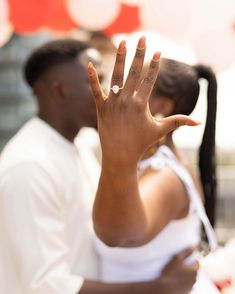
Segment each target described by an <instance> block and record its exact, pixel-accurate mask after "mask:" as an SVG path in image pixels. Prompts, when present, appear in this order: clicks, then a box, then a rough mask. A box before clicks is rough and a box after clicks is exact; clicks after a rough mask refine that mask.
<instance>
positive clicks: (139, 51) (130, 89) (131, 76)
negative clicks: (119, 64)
mask: <svg viewBox="0 0 235 294" xmlns="http://www.w3.org/2000/svg"><path fill="white" fill-rule="evenodd" d="M145 43H146V39H145V37H144V36H142V37H141V38H140V39H139V42H138V45H137V48H136V53H135V57H134V59H133V62H132V64H131V67H130V70H129V73H128V76H127V79H126V83H125V86H124V89H123V92H124V93H125V94H126V95H127V96H132V95H133V93H134V91H135V90H136V87H137V84H138V82H139V80H140V76H141V71H142V68H143V64H144V56H145V50H146V46H145Z"/></svg>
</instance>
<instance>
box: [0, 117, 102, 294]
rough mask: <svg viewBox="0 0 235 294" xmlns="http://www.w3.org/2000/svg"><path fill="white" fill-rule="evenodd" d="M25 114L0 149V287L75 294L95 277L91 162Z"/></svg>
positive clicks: (25, 293)
mask: <svg viewBox="0 0 235 294" xmlns="http://www.w3.org/2000/svg"><path fill="white" fill-rule="evenodd" d="M77 143H78V146H75V144H72V143H70V142H69V141H67V140H66V139H65V138H64V137H62V136H61V135H60V134H59V133H58V132H56V131H55V130H54V129H53V128H52V127H50V126H49V125H48V124H46V123H45V122H44V121H42V120H40V119H39V118H33V119H31V120H30V121H29V122H27V123H26V124H25V125H24V126H23V128H22V129H21V130H20V131H19V132H18V133H17V134H16V135H15V136H14V138H13V139H12V140H11V141H10V142H9V143H8V144H7V146H6V147H5V149H4V151H3V153H2V154H1V156H0V293H2V294H3V293H4V294H5V293H9V294H36V293H37V294H59V293H60V294H76V293H78V291H79V289H80V288H81V286H82V284H83V279H84V278H88V279H96V278H97V255H96V254H95V250H94V248H93V243H92V239H93V238H92V235H93V230H92V226H91V208H92V203H93V197H94V195H95V191H96V188H97V180H98V178H99V166H98V164H97V165H96V160H95V159H94V158H93V155H92V154H90V153H89V150H88V149H87V148H86V145H84V142H83V141H82V140H79V139H78V140H77Z"/></svg>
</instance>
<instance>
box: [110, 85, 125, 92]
mask: <svg viewBox="0 0 235 294" xmlns="http://www.w3.org/2000/svg"><path fill="white" fill-rule="evenodd" d="M121 89H123V87H119V86H118V85H113V86H112V88H111V90H112V91H113V93H114V94H118V92H119V91H120V90H121Z"/></svg>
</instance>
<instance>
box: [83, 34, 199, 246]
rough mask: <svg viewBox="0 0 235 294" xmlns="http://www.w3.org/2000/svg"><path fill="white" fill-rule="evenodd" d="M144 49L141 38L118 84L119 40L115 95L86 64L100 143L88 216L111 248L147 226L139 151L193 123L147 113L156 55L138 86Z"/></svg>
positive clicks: (134, 239)
mask: <svg viewBox="0 0 235 294" xmlns="http://www.w3.org/2000/svg"><path fill="white" fill-rule="evenodd" d="M144 53H145V39H144V38H143V37H142V38H140V40H139V43H138V46H137V49H136V54H135V57H134V59H133V63H132V65H131V68H130V71H129V74H128V77H127V80H126V82H125V84H124V86H123V72H124V64H125V56H126V48H125V43H123V42H121V44H120V46H119V49H118V52H117V57H116V63H115V66H114V71H113V76H112V82H111V86H113V85H118V86H119V87H122V86H123V88H122V89H121V90H120V91H119V92H118V93H117V94H115V93H114V92H113V91H112V90H111V91H110V93H109V95H108V96H105V95H104V94H103V92H102V89H101V87H100V84H99V81H98V77H97V73H96V71H95V69H94V67H93V66H92V64H89V65H88V74H89V79H90V83H91V87H92V90H93V95H94V98H95V103H96V107H97V118H98V130H99V135H100V140H101V146H102V170H101V176H100V181H99V187H98V190H97V195H96V199H95V204H94V210H93V220H94V227H95V230H96V233H97V234H98V236H99V237H100V238H101V239H102V240H103V241H104V242H106V243H107V244H108V245H111V246H117V245H119V246H125V244H127V243H128V244H132V243H133V244H136V243H138V242H140V243H141V242H143V240H145V239H146V238H147V236H148V234H149V231H150V228H152V224H150V218H149V216H148V213H146V207H145V205H144V203H143V200H142V198H141V197H140V193H139V188H138V180H137V164H138V161H139V160H140V158H141V156H142V154H143V153H144V151H145V150H146V149H147V148H148V147H149V146H150V145H152V144H153V143H154V142H156V141H158V140H159V139H160V138H161V137H162V136H163V135H165V134H167V133H168V132H171V131H173V130H174V129H176V128H177V127H179V126H181V125H197V124H198V123H196V122H195V121H193V120H191V119H190V118H188V117H187V116H180V115H179V116H172V117H168V118H164V119H162V120H161V121H157V120H156V119H154V118H153V117H152V115H151V113H150V111H149V106H148V98H149V95H150V93H151V91H152V87H153V85H154V83H155V81H156V78H157V73H158V69H159V62H160V60H159V58H160V56H159V53H155V54H154V56H153V58H152V60H151V62H150V66H149V70H148V73H147V75H146V77H145V78H144V80H143V81H142V82H141V84H140V85H139V77H140V74H141V70H142V66H143V61H144Z"/></svg>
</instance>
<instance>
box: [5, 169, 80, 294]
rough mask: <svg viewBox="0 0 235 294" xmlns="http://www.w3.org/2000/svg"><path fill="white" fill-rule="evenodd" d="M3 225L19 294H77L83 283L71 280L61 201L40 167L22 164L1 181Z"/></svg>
mask: <svg viewBox="0 0 235 294" xmlns="http://www.w3.org/2000/svg"><path fill="white" fill-rule="evenodd" d="M0 190H1V197H2V201H3V207H4V209H3V213H4V215H3V221H4V222H5V224H4V226H5V228H6V232H7V238H8V241H9V246H10V247H11V251H12V255H13V257H14V260H15V268H16V270H17V272H18V273H19V278H20V284H21V285H22V293H25V294H26V293H27V294H77V293H78V291H79V290H80V289H81V287H82V284H83V278H82V277H80V276H76V275H73V274H71V268H70V265H69V262H68V252H69V245H68V244H67V242H66V234H65V213H64V207H65V203H63V199H62V198H61V196H60V195H59V193H60V191H59V190H58V187H57V186H56V183H55V181H54V182H53V179H52V178H51V177H50V175H49V174H48V173H47V172H46V171H45V170H44V169H43V168H41V167H40V166H37V165H36V164H33V163H22V164H19V165H18V166H16V167H14V168H11V170H9V171H8V172H7V173H6V174H5V175H4V176H1V186H0Z"/></svg>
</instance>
